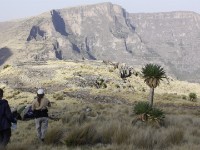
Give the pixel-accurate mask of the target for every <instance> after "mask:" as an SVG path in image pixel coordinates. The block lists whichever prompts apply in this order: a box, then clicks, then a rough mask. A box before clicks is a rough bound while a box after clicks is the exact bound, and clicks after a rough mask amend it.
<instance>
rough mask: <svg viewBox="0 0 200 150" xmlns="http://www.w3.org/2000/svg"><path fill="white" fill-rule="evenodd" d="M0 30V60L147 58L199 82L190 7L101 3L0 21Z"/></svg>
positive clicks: (138, 62)
mask: <svg viewBox="0 0 200 150" xmlns="http://www.w3.org/2000/svg"><path fill="white" fill-rule="evenodd" d="M0 33H1V34H0V65H3V64H5V63H16V62H19V61H20V62H25V61H33V60H36V61H37V60H49V59H59V60H62V59H75V60H77V59H91V60H111V61H117V62H125V63H128V64H130V65H133V66H142V65H144V64H146V63H149V62H151V63H158V64H160V65H162V66H164V67H165V68H166V69H167V71H168V72H169V73H171V74H173V75H175V76H177V77H178V78H179V79H182V80H188V81H195V82H196V81H197V82H200V79H199V76H198V74H199V73H200V68H199V66H198V64H199V62H200V60H199V59H198V56H200V51H199V50H198V47H199V46H200V15H199V14H196V13H193V12H171V13H155V14H130V13H128V12H127V11H126V10H125V9H123V8H122V7H120V6H118V5H114V4H111V3H101V4H97V5H89V6H80V7H74V8H66V9H61V10H51V11H50V12H46V13H44V14H41V15H39V16H35V17H31V18H27V19H24V20H19V21H12V22H2V23H0Z"/></svg>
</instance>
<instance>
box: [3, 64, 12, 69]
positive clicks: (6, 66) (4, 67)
mask: <svg viewBox="0 0 200 150" xmlns="http://www.w3.org/2000/svg"><path fill="white" fill-rule="evenodd" d="M10 66H11V65H5V66H3V69H6V68H8V67H10Z"/></svg>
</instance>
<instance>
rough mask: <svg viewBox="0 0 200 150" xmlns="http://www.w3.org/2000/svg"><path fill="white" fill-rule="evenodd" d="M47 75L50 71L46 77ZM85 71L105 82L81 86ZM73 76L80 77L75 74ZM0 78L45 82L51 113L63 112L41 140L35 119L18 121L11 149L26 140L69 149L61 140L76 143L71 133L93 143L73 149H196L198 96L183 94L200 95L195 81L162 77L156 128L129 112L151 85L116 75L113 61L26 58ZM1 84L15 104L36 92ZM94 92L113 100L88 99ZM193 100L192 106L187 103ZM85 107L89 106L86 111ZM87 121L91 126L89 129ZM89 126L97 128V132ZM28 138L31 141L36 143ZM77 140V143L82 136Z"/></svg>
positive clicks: (25, 144) (25, 143) (24, 144)
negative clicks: (160, 120)
mask: <svg viewBox="0 0 200 150" xmlns="http://www.w3.org/2000/svg"><path fill="white" fill-rule="evenodd" d="M24 68H25V69H26V71H24ZM30 68H31V69H33V70H34V71H35V70H36V71H38V70H39V72H43V75H42V76H39V77H38V75H36V76H33V77H29V74H28V73H27V70H30ZM33 70H32V71H33ZM34 71H33V73H34ZM45 71H46V73H44V72H45ZM31 73H32V72H31ZM31 73H30V74H31ZM47 75H48V76H50V77H49V78H48V77H47ZM88 76H89V79H92V78H97V77H99V78H103V79H104V80H105V81H106V84H107V88H105V89H103V88H101V89H97V88H95V86H90V85H87V84H86V86H85V87H81V86H80V85H79V84H78V83H79V81H81V83H82V81H87V82H88ZM77 78H78V79H79V80H78V82H77V81H76V80H75V79H77ZM0 79H1V81H2V80H8V79H9V80H8V82H11V83H15V82H14V81H18V82H19V81H20V82H23V83H24V86H25V87H26V88H27V89H29V88H33V87H37V86H42V87H45V88H46V89H47V94H46V96H47V97H48V98H49V99H50V100H51V102H52V108H51V109H50V110H49V113H50V114H54V115H58V116H59V117H61V118H62V119H61V120H60V121H52V120H51V121H50V124H49V130H48V133H47V138H46V142H45V144H43V145H42V144H41V143H39V142H38V141H37V139H36V131H35V125H34V120H31V121H19V122H18V129H17V130H16V131H14V132H13V136H12V140H11V143H10V144H9V147H8V148H9V149H15V150H16V149H27V147H30V145H32V146H31V147H32V148H33V149H34V148H35V147H38V149H52V148H53V149H71V148H69V147H68V148H67V147H66V146H65V145H66V144H68V145H70V144H69V143H75V144H74V145H76V144H77V141H74V139H80V140H81V141H84V140H85V139H89V140H86V141H85V143H88V144H91V145H90V146H89V147H87V146H78V147H73V148H72V149H82V148H85V149H89V148H91V149H133V148H135V149H136V148H137V149H148V148H149V149H161V148H163V149H178V148H183V149H188V147H190V146H192V149H198V147H199V146H200V143H199V141H198V139H199V137H200V133H199V132H198V130H199V126H200V122H199V117H198V116H199V114H200V112H199V110H198V107H199V106H200V102H199V99H198V100H197V102H191V101H189V100H187V99H183V95H185V96H186V97H187V96H188V94H189V93H190V92H195V93H196V94H197V96H198V97H199V96H200V86H199V84H194V83H187V82H184V81H175V80H170V84H168V83H167V81H164V82H162V83H161V85H160V86H159V87H158V88H157V89H156V91H155V92H156V94H155V105H156V106H157V107H160V108H162V109H163V110H164V111H165V112H166V114H167V116H166V125H165V127H164V128H157V127H156V128H155V127H151V126H149V125H148V126H146V125H143V124H139V125H136V126H133V125H131V121H132V120H133V118H134V114H133V113H132V108H133V105H134V102H136V101H141V100H146V99H147V96H148V90H149V89H148V87H147V86H146V85H145V84H144V82H143V79H142V78H140V77H139V76H134V75H133V76H131V77H130V78H128V79H127V81H126V82H124V81H123V80H122V79H121V78H120V77H119V75H118V69H114V67H113V66H112V65H105V64H103V63H101V62H87V61H85V62H64V61H56V62H54V61H49V62H47V63H46V64H41V65H33V64H31V65H28V64H27V65H24V66H11V67H8V68H6V69H2V70H1V71H0ZM72 81H73V82H72ZM87 82H86V83H87ZM83 83H85V82H83ZM59 85H60V87H59ZM66 85H67V86H66ZM0 87H1V88H4V90H5V98H7V99H8V100H9V103H10V105H11V106H13V107H14V106H16V105H19V104H27V103H31V102H32V100H33V97H34V96H35V93H34V92H25V91H21V90H19V89H17V87H16V88H15V87H14V86H11V85H9V83H8V85H6V84H3V83H1V84H0ZM73 92H74V93H75V95H77V94H78V93H79V92H80V93H81V92H86V93H89V94H88V95H86V96H85V95H84V94H83V95H81V96H80V97H79V98H77V97H76V96H69V95H66V94H65V93H73ZM76 93H77V94H76ZM98 95H99V96H100V97H101V96H102V97H105V96H110V97H111V99H113V101H109V100H108V101H103V100H101V101H100V100H99V99H98V98H97V99H96V100H94V101H91V100H90V99H93V98H94V96H98ZM91 97H92V98H91ZM116 99H117V100H121V99H122V100H125V101H126V102H127V103H128V105H127V103H123V102H124V101H121V102H122V103H119V104H118V103H115V100H116ZM167 104H168V105H167ZM191 106H195V107H194V108H193V107H192V108H191ZM88 107H89V108H91V111H89V112H87V111H85V110H86V108H88ZM188 126H189V127H190V128H188ZM88 127H89V129H92V130H88ZM77 130H78V132H76V131H77ZM85 132H86V133H85ZM92 132H96V134H95V135H96V136H94V135H93V134H92ZM80 133H82V134H83V136H82V137H80V136H78V135H80ZM77 134H78V135H77ZM90 134H91V135H90ZM56 135H57V136H56ZM77 136H78V137H77ZM88 137H89V138H88ZM91 141H92V142H91ZM174 141H176V142H174ZM90 142H91V143H90ZM19 143H20V144H19ZM31 143H35V146H33V144H31ZM83 143H84V142H83ZM100 143H101V144H100ZM102 143H104V144H103V145H102ZM93 144H94V145H93ZM77 145H80V141H78V144H77ZM92 145H93V146H92Z"/></svg>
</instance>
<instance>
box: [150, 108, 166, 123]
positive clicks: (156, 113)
mask: <svg viewBox="0 0 200 150" xmlns="http://www.w3.org/2000/svg"><path fill="white" fill-rule="evenodd" d="M149 115H150V117H149V119H150V120H152V121H158V122H160V121H161V120H163V119H164V118H165V115H164V112H163V111H162V110H161V109H158V108H153V109H152V110H151V111H150V112H149Z"/></svg>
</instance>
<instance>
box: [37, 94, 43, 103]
mask: <svg viewBox="0 0 200 150" xmlns="http://www.w3.org/2000/svg"><path fill="white" fill-rule="evenodd" d="M43 97H44V94H37V101H38V103H39V105H40V102H41V99H42V98H43Z"/></svg>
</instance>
